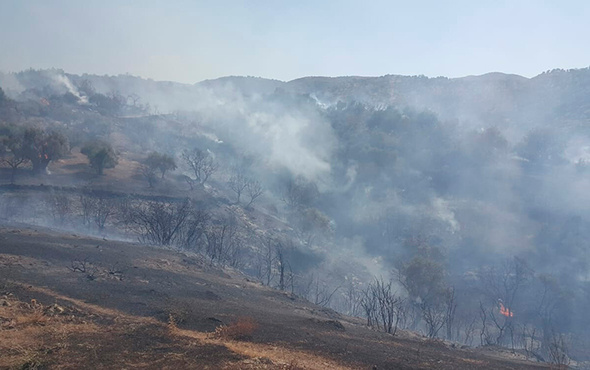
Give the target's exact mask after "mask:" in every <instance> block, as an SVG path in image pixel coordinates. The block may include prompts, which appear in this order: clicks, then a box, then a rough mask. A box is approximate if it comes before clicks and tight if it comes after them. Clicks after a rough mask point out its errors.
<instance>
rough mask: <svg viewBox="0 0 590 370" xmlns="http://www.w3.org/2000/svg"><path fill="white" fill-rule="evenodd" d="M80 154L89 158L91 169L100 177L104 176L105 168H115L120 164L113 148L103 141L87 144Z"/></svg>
mask: <svg viewBox="0 0 590 370" xmlns="http://www.w3.org/2000/svg"><path fill="white" fill-rule="evenodd" d="M80 152H81V153H82V154H84V155H85V156H87V157H88V161H89V162H90V167H92V168H93V169H94V170H95V171H96V173H97V174H98V175H102V174H103V172H104V169H105V168H114V167H115V166H116V165H117V164H118V163H119V159H118V157H117V153H115V151H114V150H113V147H112V146H111V145H110V144H107V143H105V142H102V141H94V142H90V143H87V144H86V145H84V147H82V150H80Z"/></svg>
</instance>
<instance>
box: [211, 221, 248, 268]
mask: <svg viewBox="0 0 590 370" xmlns="http://www.w3.org/2000/svg"><path fill="white" fill-rule="evenodd" d="M205 237H206V240H207V250H206V252H207V255H208V256H209V258H211V263H213V262H218V263H220V264H222V265H224V264H229V265H230V266H233V267H237V266H238V264H239V262H240V253H241V252H242V249H243V240H242V237H241V235H240V232H239V226H238V224H237V221H236V220H235V219H234V218H233V217H228V218H222V219H219V220H216V221H214V222H212V224H211V225H210V226H209V227H208V228H207V230H206V231H205Z"/></svg>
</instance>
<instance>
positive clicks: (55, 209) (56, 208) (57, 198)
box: [49, 193, 72, 224]
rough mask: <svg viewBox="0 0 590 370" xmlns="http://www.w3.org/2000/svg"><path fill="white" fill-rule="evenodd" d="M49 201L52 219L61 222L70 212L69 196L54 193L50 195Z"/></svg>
mask: <svg viewBox="0 0 590 370" xmlns="http://www.w3.org/2000/svg"><path fill="white" fill-rule="evenodd" d="M49 203H50V207H51V214H52V215H53V219H54V220H56V221H59V222H60V223H62V224H63V223H64V222H65V221H66V219H67V217H68V215H70V214H71V213H72V202H71V201H70V198H69V197H68V196H67V195H65V194H61V193H54V194H52V195H51V196H50V198H49Z"/></svg>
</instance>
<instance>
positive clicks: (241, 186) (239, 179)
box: [227, 168, 250, 204]
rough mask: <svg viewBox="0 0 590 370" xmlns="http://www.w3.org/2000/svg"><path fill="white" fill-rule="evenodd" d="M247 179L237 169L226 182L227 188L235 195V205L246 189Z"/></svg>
mask: <svg viewBox="0 0 590 370" xmlns="http://www.w3.org/2000/svg"><path fill="white" fill-rule="evenodd" d="M249 181H250V180H249V179H248V178H247V177H246V176H245V175H244V173H243V171H241V170H240V169H239V168H236V169H234V173H233V175H232V176H231V177H230V178H229V181H228V182H227V184H228V186H229V188H230V189H231V190H233V192H234V193H236V197H237V199H236V204H239V203H240V197H241V195H242V193H243V192H244V190H246V188H247V187H248V183H249Z"/></svg>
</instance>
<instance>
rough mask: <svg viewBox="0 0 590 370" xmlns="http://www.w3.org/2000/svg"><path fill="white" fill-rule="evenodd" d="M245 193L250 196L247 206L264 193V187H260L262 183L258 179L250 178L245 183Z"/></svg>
mask: <svg viewBox="0 0 590 370" xmlns="http://www.w3.org/2000/svg"><path fill="white" fill-rule="evenodd" d="M246 193H247V194H248V197H249V198H250V201H249V202H248V204H246V208H248V207H250V206H251V205H252V203H254V201H255V200H256V199H258V198H259V197H260V196H261V195H262V194H263V193H264V189H263V188H262V184H260V181H258V180H254V179H250V180H249V181H248V183H247V184H246Z"/></svg>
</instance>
